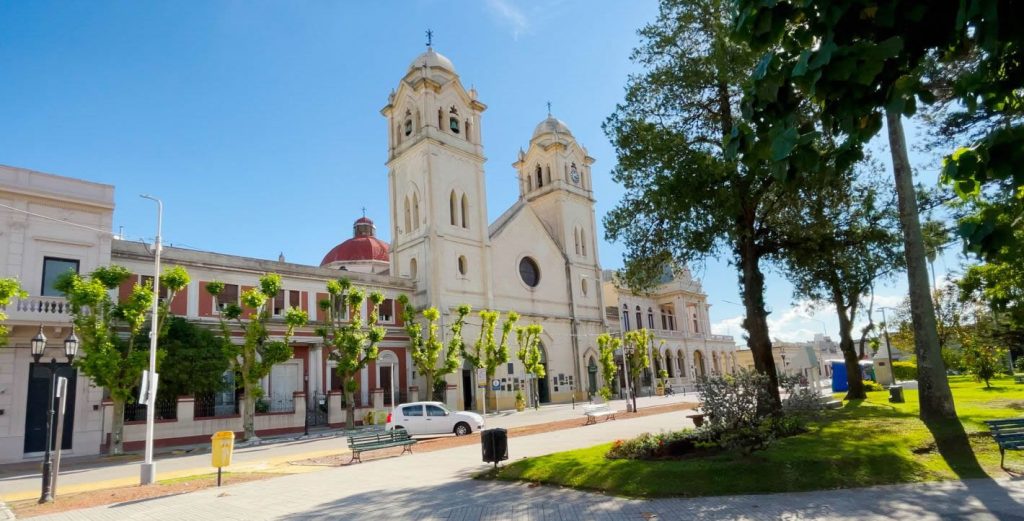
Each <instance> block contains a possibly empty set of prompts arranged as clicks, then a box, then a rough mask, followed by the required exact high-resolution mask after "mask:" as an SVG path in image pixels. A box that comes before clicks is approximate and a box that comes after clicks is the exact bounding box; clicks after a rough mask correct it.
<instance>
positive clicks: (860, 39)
mask: <svg viewBox="0 0 1024 521" xmlns="http://www.w3.org/2000/svg"><path fill="white" fill-rule="evenodd" d="M1020 9H1021V7H1020V5H1016V6H1014V5H1013V2H1009V1H999V0H968V1H964V2H952V1H940V2H930V3H924V2H910V1H906V0H903V1H893V2H883V3H879V2H875V1H873V0H828V1H824V2H762V1H760V0H737V1H736V10H737V12H736V18H735V29H736V31H735V33H736V35H737V38H738V39H739V40H741V41H744V42H747V43H749V44H750V45H751V46H752V47H754V48H755V49H758V50H761V51H763V52H764V53H765V54H764V56H763V58H762V60H761V61H760V63H759V64H758V67H757V69H756V70H755V71H754V74H753V76H752V79H753V82H752V85H751V86H750V88H749V89H748V91H747V98H746V101H745V105H744V110H745V111H746V113H747V114H748V115H749V116H750V117H749V121H750V127H748V128H747V129H744V130H747V132H742V133H738V135H737V136H736V139H735V141H736V147H737V149H739V150H741V151H742V153H743V156H744V157H745V160H753V161H764V160H770V161H772V162H773V164H774V171H775V174H776V175H777V176H779V177H784V178H789V177H800V176H801V175H804V174H805V173H807V172H810V173H812V174H817V173H819V172H820V171H821V169H820V168H818V167H817V164H816V163H817V162H818V160H820V155H819V154H817V153H815V152H813V151H809V150H808V148H809V147H808V146H807V142H808V141H810V140H812V139H813V137H814V135H815V134H816V133H818V132H820V131H823V132H825V133H827V134H828V135H829V136H831V137H834V138H835V139H836V140H837V141H838V142H839V143H840V146H839V147H838V150H837V152H836V153H835V154H833V155H831V156H830V157H829V159H831V160H834V161H837V162H838V163H839V164H840V165H843V164H845V163H848V162H852V161H854V160H856V159H858V158H859V157H860V154H861V152H860V149H861V147H862V145H863V144H864V143H865V142H867V141H868V140H869V139H871V138H872V137H873V136H875V135H876V134H878V133H879V131H880V130H881V128H882V122H883V120H884V121H885V123H886V127H887V129H888V138H889V148H890V152H891V155H892V161H893V173H894V178H895V186H896V192H897V194H898V197H899V209H900V223H901V228H902V232H903V241H904V256H905V258H906V263H907V276H908V286H909V291H910V298H911V302H912V304H913V306H912V308H913V313H912V315H913V323H914V332H915V335H914V336H915V352H916V354H917V361H918V385H919V389H920V392H919V395H918V396H919V401H920V411H921V416H922V418H924V419H926V420H931V419H935V420H955V419H956V410H955V407H954V404H953V397H952V393H951V391H950V389H949V383H948V382H947V380H946V376H945V366H944V364H943V361H942V357H941V354H940V349H939V346H938V341H937V339H936V326H935V312H934V309H933V305H932V302H931V299H930V298H929V285H928V273H927V265H926V251H925V247H924V240H923V237H922V232H921V225H920V219H919V216H918V210H917V206H916V204H915V203H916V201H915V190H914V186H913V177H912V172H911V167H910V160H909V157H908V155H907V147H906V139H905V137H904V133H903V126H902V118H903V117H904V116H910V115H913V114H914V113H915V111H916V108H917V103H918V102H919V101H923V102H931V101H933V100H934V98H935V96H934V92H933V90H932V89H931V88H930V87H929V85H928V80H929V78H927V77H926V76H925V74H924V72H925V70H926V68H927V67H926V65H927V63H928V57H929V56H930V55H934V54H935V53H938V54H940V55H943V56H944V57H949V56H952V53H954V52H956V51H958V50H963V49H965V48H968V47H974V46H978V47H980V48H981V49H983V51H984V53H985V56H986V57H985V58H984V59H983V60H982V61H983V63H984V64H986V65H987V66H991V67H983V69H985V70H987V71H989V72H993V73H995V71H996V70H998V71H999V72H998V73H995V74H996V75H1000V74H1006V73H1008V74H1009V77H1006V78H1004V79H1007V80H1009V81H1008V82H1005V83H1002V84H997V83H987V84H986V83H985V82H984V81H980V82H975V83H972V84H969V85H968V84H966V83H965V84H961V85H959V86H958V87H957V89H959V90H960V91H961V92H962V95H961V96H959V99H960V100H961V101H962V102H964V103H965V104H966V105H968V106H974V105H975V104H977V103H978V99H979V98H981V99H984V100H985V101H984V103H989V102H995V103H996V104H1002V103H1007V102H1010V103H1014V101H1013V98H1014V97H1017V96H1019V92H1018V91H1016V90H1015V89H1019V86H1020V83H1019V81H1017V80H1019V74H1020V71H1021V68H1022V61H1021V60H1020V59H1019V56H1017V55H1018V54H1019V53H1020V52H1021V46H1020V39H1021V38H1022V34H1024V30H1022V29H1024V27H1021V24H1022V23H1024V22H1022V20H1024V16H1021V13H1020V12H1019V11H1020ZM1006 44H1008V46H1007V45H1006ZM1008 57H1014V58H1015V59H1014V60H1012V61H1011V62H1010V63H1008V64H1007V66H1006V67H1002V61H1003V60H1005V59H1006V58H1008ZM989 79H992V78H991V77H990V78H989ZM1015 92H1017V93H1016V94H1014V93H1015ZM807 103H811V104H813V105H814V106H815V107H816V109H817V110H819V111H820V113H821V115H822V117H821V121H820V125H816V126H806V125H804V124H802V122H801V121H799V118H797V117H796V114H797V113H798V112H799V110H800V108H801V107H802V106H804V105H806V104H807ZM1018 134H1019V132H1018ZM1013 142H1016V143H1017V144H1018V146H1017V147H1016V150H1015V151H1014V150H1011V149H1012V146H1011V147H1010V148H1005V147H1004V145H1006V144H1008V143H1013ZM1022 142H1024V139H1022V136H1019V135H1014V134H1013V133H1012V132H1010V133H1003V134H1002V135H1001V137H1000V140H997V142H988V143H987V145H986V146H988V145H995V147H994V148H993V147H989V148H988V150H998V151H999V152H998V153H997V154H996V156H997V157H995V158H993V156H990V155H986V154H985V153H983V152H982V153H970V154H966V153H965V154H958V155H957V156H956V157H954V158H951V161H948V162H947V169H946V171H947V177H949V178H951V179H958V180H959V181H958V184H957V187H958V190H960V191H961V192H962V193H965V194H969V193H972V192H973V190H974V188H975V187H976V186H978V185H979V180H978V178H979V177H980V178H984V177H986V175H987V174H985V173H984V172H985V171H986V169H985V168H982V169H980V170H979V169H978V168H975V167H976V166H978V165H982V164H985V165H988V167H992V166H993V165H994V164H996V163H1001V164H1002V168H1003V169H1002V170H1001V171H1000V175H1003V176H1005V175H1006V174H1007V172H1008V170H1006V166H1007V164H1006V163H1005V162H1004V161H1005V160H1006V159H1010V160H1011V162H1012V161H1016V164H1020V161H1021V160H1022V159H1024V158H1022V157H1021V156H1020V154H1022V152H1021V150H1024V147H1021V146H1019V144H1020V143H1022ZM981 148H983V147H981ZM981 148H979V149H978V150H976V151H975V152H980V151H981ZM958 159H962V160H963V161H962V162H958ZM993 159H995V161H992V160H993ZM959 163H963V164H959ZM968 164H969V165H972V166H965V165H968ZM988 167H986V168H988ZM973 231H975V232H979V233H978V234H977V235H979V236H980V235H984V236H986V237H987V236H990V234H989V233H987V232H988V231H991V230H981V229H976V230H973ZM966 235H971V234H966ZM975 238H976V239H979V240H983V238H982V237H975ZM974 242H976V241H974V239H971V240H969V243H974Z"/></svg>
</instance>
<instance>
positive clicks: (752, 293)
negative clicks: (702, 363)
mask: <svg viewBox="0 0 1024 521" xmlns="http://www.w3.org/2000/svg"><path fill="white" fill-rule="evenodd" d="M740 226H741V228H742V229H741V234H740V236H741V238H740V241H739V244H738V245H737V252H736V253H737V257H739V259H738V263H739V265H740V272H741V276H740V291H741V292H742V294H743V306H744V308H746V313H747V316H746V318H744V319H743V329H746V330H747V347H749V348H750V352H751V353H752V354H753V356H754V369H755V370H757V372H759V373H761V374H763V375H765V376H767V377H768V383H767V388H766V389H765V391H767V393H768V398H769V403H767V404H764V405H763V407H765V408H766V410H765V411H762V412H771V413H778V412H781V411H782V399H781V398H780V397H779V375H778V374H777V372H776V370H775V358H774V357H773V356H772V341H771V337H770V336H769V333H768V313H767V312H766V311H765V308H764V274H763V273H761V268H760V266H758V262H759V260H760V253H759V252H758V249H757V244H756V238H755V237H754V234H755V232H754V226H753V222H752V220H747V221H746V222H743V223H742V224H741V225H740ZM705 356H706V355H705Z"/></svg>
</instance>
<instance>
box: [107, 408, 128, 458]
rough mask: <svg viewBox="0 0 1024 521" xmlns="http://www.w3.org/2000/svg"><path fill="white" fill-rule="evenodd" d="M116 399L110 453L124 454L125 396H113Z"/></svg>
mask: <svg viewBox="0 0 1024 521" xmlns="http://www.w3.org/2000/svg"><path fill="white" fill-rule="evenodd" d="M111 400H113V401H114V419H113V421H112V422H110V447H109V450H108V452H109V453H110V454H114V455H118V454H124V401H125V400H124V398H117V397H115V396H111Z"/></svg>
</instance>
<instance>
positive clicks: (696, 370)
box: [693, 351, 708, 378]
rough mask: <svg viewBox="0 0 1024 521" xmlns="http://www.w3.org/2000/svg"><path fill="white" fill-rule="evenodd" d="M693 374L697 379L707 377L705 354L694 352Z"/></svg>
mask: <svg viewBox="0 0 1024 521" xmlns="http://www.w3.org/2000/svg"><path fill="white" fill-rule="evenodd" d="M693 374H694V376H696V377H697V378H705V377H707V375H708V374H707V368H706V367H705V366H704V353H701V352H700V351H694V352H693Z"/></svg>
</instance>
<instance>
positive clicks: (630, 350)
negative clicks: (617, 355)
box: [622, 329, 654, 396]
mask: <svg viewBox="0 0 1024 521" xmlns="http://www.w3.org/2000/svg"><path fill="white" fill-rule="evenodd" d="M653 347H654V335H653V334H652V333H651V332H650V331H648V330H646V329H634V330H632V331H626V333H625V334H623V335H622V352H623V354H624V356H625V357H626V365H627V366H628V373H629V374H628V377H629V381H630V388H631V389H632V390H633V395H634V396H635V395H636V394H637V392H638V390H639V389H640V374H641V373H642V372H643V370H644V369H646V368H647V367H648V366H650V365H651V357H650V352H651V349H652V348H653Z"/></svg>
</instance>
